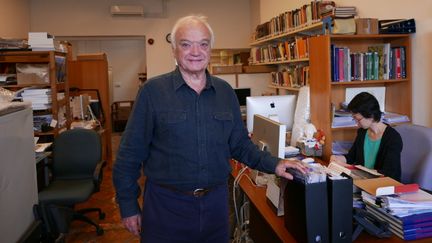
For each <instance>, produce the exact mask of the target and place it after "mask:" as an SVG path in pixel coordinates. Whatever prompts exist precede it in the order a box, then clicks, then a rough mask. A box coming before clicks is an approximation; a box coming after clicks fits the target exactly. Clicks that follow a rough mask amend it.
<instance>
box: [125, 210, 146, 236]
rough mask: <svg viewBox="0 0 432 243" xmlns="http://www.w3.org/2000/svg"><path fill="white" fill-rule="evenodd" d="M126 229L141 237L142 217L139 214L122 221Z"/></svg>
mask: <svg viewBox="0 0 432 243" xmlns="http://www.w3.org/2000/svg"><path fill="white" fill-rule="evenodd" d="M122 222H123V225H124V227H126V229H127V230H129V231H130V232H131V233H132V234H134V235H136V236H139V235H140V233H141V215H139V214H137V215H134V216H130V217H127V218H123V219H122Z"/></svg>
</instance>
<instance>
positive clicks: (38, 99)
mask: <svg viewBox="0 0 432 243" xmlns="http://www.w3.org/2000/svg"><path fill="white" fill-rule="evenodd" d="M66 65H67V56H66V53H63V52H57V51H5V52H0V75H3V76H7V79H6V80H5V81H4V82H3V83H2V84H1V86H0V87H3V88H7V89H10V90H13V91H15V92H17V98H19V99H22V100H23V101H27V102H31V103H32V109H33V117H34V131H35V136H47V138H46V139H47V140H51V139H52V138H53V137H54V136H56V135H57V134H58V133H59V132H60V131H62V130H64V129H67V128H68V127H69V126H70V123H71V117H70V106H69V85H68V82H67V73H66ZM44 140H45V139H41V141H44Z"/></svg>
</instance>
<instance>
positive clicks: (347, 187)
mask: <svg viewBox="0 0 432 243" xmlns="http://www.w3.org/2000/svg"><path fill="white" fill-rule="evenodd" d="M327 189H328V193H327V196H328V206H329V211H328V212H329V227H330V242H332V243H348V242H351V237H352V207H353V181H352V179H350V178H347V179H340V180H332V179H330V178H327Z"/></svg>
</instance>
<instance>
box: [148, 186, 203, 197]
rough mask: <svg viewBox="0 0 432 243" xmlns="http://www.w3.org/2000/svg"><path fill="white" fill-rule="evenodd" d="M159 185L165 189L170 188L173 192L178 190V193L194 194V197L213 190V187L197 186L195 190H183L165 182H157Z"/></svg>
mask: <svg viewBox="0 0 432 243" xmlns="http://www.w3.org/2000/svg"><path fill="white" fill-rule="evenodd" d="M157 185H158V186H160V187H163V188H165V189H168V190H170V191H173V192H177V193H181V194H185V195H189V196H194V197H203V196H205V195H206V194H207V193H209V192H210V191H211V188H197V189H195V190H193V191H182V190H179V189H177V188H175V187H172V186H168V185H163V184H157Z"/></svg>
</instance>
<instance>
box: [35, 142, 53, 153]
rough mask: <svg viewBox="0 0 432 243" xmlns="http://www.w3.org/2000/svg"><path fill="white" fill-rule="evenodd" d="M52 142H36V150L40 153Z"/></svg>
mask: <svg viewBox="0 0 432 243" xmlns="http://www.w3.org/2000/svg"><path fill="white" fill-rule="evenodd" d="M51 144H52V143H37V144H35V152H36V153H40V152H44V151H46V150H47V149H48V148H49V147H50V146H51Z"/></svg>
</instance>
